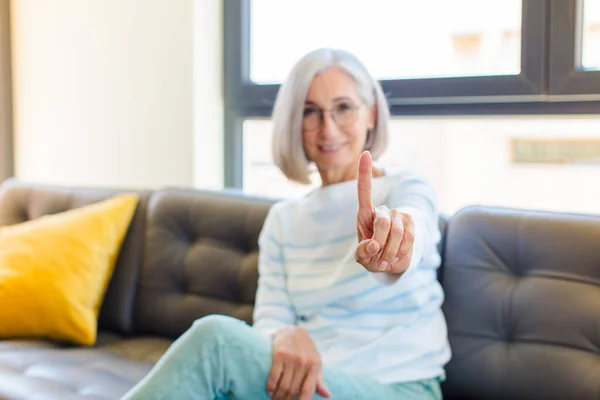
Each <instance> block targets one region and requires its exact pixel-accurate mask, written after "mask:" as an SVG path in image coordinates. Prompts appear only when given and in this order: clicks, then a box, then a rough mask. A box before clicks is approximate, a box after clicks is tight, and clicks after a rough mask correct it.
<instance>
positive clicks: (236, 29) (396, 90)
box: [223, 0, 600, 189]
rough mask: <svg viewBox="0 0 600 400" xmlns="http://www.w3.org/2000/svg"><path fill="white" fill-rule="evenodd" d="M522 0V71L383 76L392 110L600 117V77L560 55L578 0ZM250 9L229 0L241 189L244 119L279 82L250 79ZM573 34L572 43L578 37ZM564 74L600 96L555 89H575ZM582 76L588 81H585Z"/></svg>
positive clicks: (270, 99)
mask: <svg viewBox="0 0 600 400" xmlns="http://www.w3.org/2000/svg"><path fill="white" fill-rule="evenodd" d="M522 1H523V9H522V21H523V22H522V27H521V72H520V74H518V75H504V76H475V77H449V78H427V79H396V80H381V81H380V82H381V84H382V87H383V90H384V92H385V93H386V94H387V95H388V101H389V103H390V112H391V115H392V116H425V115H431V116H450V115H461V116H468V115H473V116H482V115H540V114H549V115H554V114H598V112H599V111H600V76H597V75H596V74H595V71H594V72H592V73H591V74H590V75H587V73H588V72H585V74H586V75H584V78H580V77H579V75H577V74H575V75H574V74H573V73H572V72H571V70H570V69H567V68H566V67H564V65H563V64H564V63H565V61H568V60H565V57H559V55H560V51H564V49H565V48H567V47H568V46H567V45H568V43H567V41H566V40H565V39H564V38H563V39H560V37H559V35H563V34H564V32H566V31H567V30H568V29H572V30H573V32H575V31H574V27H575V23H576V21H573V23H572V26H571V25H570V24H568V23H567V24H565V23H564V22H563V23H562V25H561V24H560V23H559V22H557V20H560V18H559V16H560V14H557V13H558V12H564V9H565V4H566V5H567V6H568V9H569V10H570V9H571V8H572V9H573V10H575V9H576V5H577V1H578V0H522ZM561 10H563V11H561ZM250 13H251V0H224V3H223V45H224V53H223V55H224V60H223V61H224V75H223V79H224V82H223V89H224V98H225V99H224V100H225V102H224V104H225V112H224V118H225V119H224V159H225V165H224V183H225V186H226V187H234V188H240V189H241V188H242V187H243V164H244V162H243V121H244V120H246V119H251V118H268V117H269V116H270V115H271V111H272V107H273V103H274V101H275V96H276V94H277V90H278V89H279V85H271V84H268V85H262V84H257V83H254V82H252V81H251V79H250V57H251V54H250V40H251V39H250ZM540 15H541V16H542V18H539V16H540ZM563 15H564V14H563ZM573 15H575V14H573ZM565 25H566V26H565ZM572 38H573V44H572V46H571V47H572V48H574V47H575V42H574V38H575V36H574V35H573V36H572ZM553 46H554V47H553ZM572 59H573V60H574V59H575V58H574V55H573V57H572ZM555 64H556V65H555ZM573 65H574V64H573ZM567 71H568V72H567ZM573 77H575V78H573ZM565 79H567V81H568V82H572V83H571V84H572V85H574V88H576V89H581V88H582V86H583V88H585V87H589V88H596V86H594V85H596V84H597V85H598V87H597V88H596V89H591V90H595V91H596V93H597V94H598V95H594V94H587V95H586V96H582V95H581V93H577V96H573V93H570V92H568V91H567V92H564V90H563V91H560V90H556V88H557V87H562V88H565V87H566V88H569V85H568V84H567V85H565V84H564V83H563V84H562V86H561V85H558V86H553V84H554V85H556V83H557V82H561V80H562V81H563V82H564V81H565ZM581 80H584V81H586V83H585V84H583V83H580V81H581ZM568 82H567V83H568ZM586 85H588V86H586ZM580 91H581V90H580Z"/></svg>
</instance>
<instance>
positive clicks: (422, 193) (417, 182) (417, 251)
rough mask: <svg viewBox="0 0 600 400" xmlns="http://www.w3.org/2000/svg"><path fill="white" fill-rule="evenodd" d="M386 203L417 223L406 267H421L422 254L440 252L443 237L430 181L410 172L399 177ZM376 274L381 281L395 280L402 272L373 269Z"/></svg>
mask: <svg viewBox="0 0 600 400" xmlns="http://www.w3.org/2000/svg"><path fill="white" fill-rule="evenodd" d="M384 203H385V205H387V206H388V208H389V209H390V210H391V209H395V210H397V211H400V212H402V213H405V214H409V215H410V216H411V217H412V219H413V221H414V224H415V242H414V245H413V253H412V258H411V262H410V265H409V267H408V269H407V270H406V272H405V274H406V273H409V272H410V271H411V270H414V269H415V268H418V266H419V264H421V262H422V261H423V258H424V257H425V256H427V255H428V254H429V253H430V252H432V251H435V252H437V247H436V246H437V243H438V242H439V241H440V239H441V235H440V231H439V225H438V218H439V213H438V208H437V198H436V196H435V191H434V190H433V188H432V187H431V185H430V184H429V183H427V182H426V181H425V180H423V179H421V178H419V177H417V176H410V177H405V178H402V179H400V180H399V181H398V184H397V185H395V186H394V187H393V188H392V189H391V190H390V193H389V194H388V196H387V198H386V200H385V202H384ZM372 275H373V277H374V278H375V279H376V280H377V281H378V282H380V283H382V284H393V283H395V282H396V281H397V280H398V279H399V278H400V276H401V275H396V274H389V273H373V274H372Z"/></svg>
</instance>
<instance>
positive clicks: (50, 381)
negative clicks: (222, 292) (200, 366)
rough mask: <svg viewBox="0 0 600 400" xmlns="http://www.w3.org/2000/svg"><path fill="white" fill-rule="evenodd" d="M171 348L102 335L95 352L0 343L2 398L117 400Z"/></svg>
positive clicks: (32, 343) (149, 341)
mask: <svg viewBox="0 0 600 400" xmlns="http://www.w3.org/2000/svg"><path fill="white" fill-rule="evenodd" d="M170 344H171V342H170V341H169V340H165V339H161V338H152V337H146V338H134V339H123V338H120V337H119V336H117V335H113V334H107V333H101V334H100V335H99V337H98V344H97V345H96V346H95V347H62V346H60V345H57V344H52V343H49V342H43V341H29V340H27V341H19V340H14V341H11V340H7V341H0V399H11V400H12V399H28V400H30V399H31V400H50V399H52V400H54V399H56V400H58V399H61V400H75V399H81V400H84V399H86V400H87V399H118V398H121V396H123V394H125V393H126V392H127V391H128V390H129V389H130V388H132V387H133V386H134V385H135V384H136V383H137V382H138V381H140V380H141V379H142V378H143V377H144V376H145V375H146V374H147V373H148V371H150V369H151V368H152V366H153V365H154V363H155V362H156V361H157V360H158V359H159V358H160V356H161V355H162V354H163V353H164V352H165V351H166V349H167V348H168V346H169V345H170Z"/></svg>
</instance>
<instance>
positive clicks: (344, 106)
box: [335, 103, 354, 111]
mask: <svg viewBox="0 0 600 400" xmlns="http://www.w3.org/2000/svg"><path fill="white" fill-rule="evenodd" d="M335 108H336V110H338V111H350V110H352V109H353V108H354V107H353V106H352V104H350V103H340V104H338V105H337V106H335Z"/></svg>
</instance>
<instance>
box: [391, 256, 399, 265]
mask: <svg viewBox="0 0 600 400" xmlns="http://www.w3.org/2000/svg"><path fill="white" fill-rule="evenodd" d="M399 260H400V259H399V258H398V257H394V259H393V260H392V265H393V264H396V263H397V262H398V261H399Z"/></svg>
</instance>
